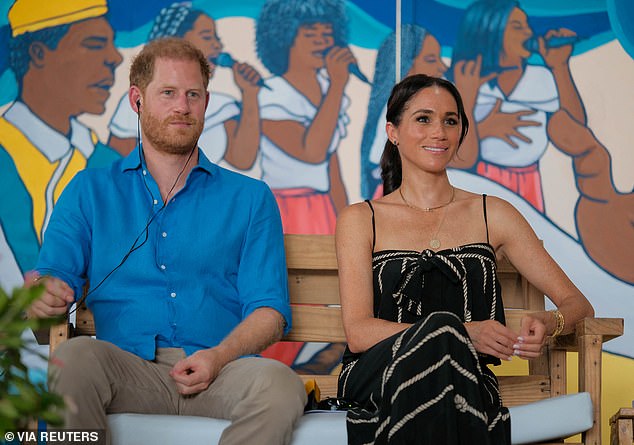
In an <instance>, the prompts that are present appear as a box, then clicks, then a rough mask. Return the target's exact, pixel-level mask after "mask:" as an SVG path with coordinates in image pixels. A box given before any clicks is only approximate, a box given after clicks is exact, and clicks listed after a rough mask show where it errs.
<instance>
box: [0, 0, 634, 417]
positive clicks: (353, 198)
mask: <svg viewBox="0 0 634 445" xmlns="http://www.w3.org/2000/svg"><path fill="white" fill-rule="evenodd" d="M395 3H396V2H385V1H380V0H372V1H369V0H367V1H362V0H313V1H302V0H243V1H240V2H217V1H212V0H194V1H192V2H176V3H173V2H172V1H169V0H154V1H150V0H132V1H130V0H126V1H124V0H108V1H106V0H73V1H68V0H66V1H63V0H49V1H47V2H46V6H45V7H44V5H42V4H41V3H40V2H39V1H37V0H16V1H15V2H14V0H5V1H3V2H2V3H1V4H0V114H1V117H0V193H1V196H2V197H1V198H0V285H2V286H3V287H4V288H7V289H10V288H12V287H14V286H17V285H20V284H21V282H22V275H23V274H24V273H25V272H26V271H28V270H30V269H31V268H32V267H33V266H34V264H35V259H36V257H37V253H38V250H39V245H40V243H41V239H42V234H43V233H44V231H45V229H46V224H47V221H48V219H49V217H50V212H51V210H52V208H53V207H54V204H55V202H56V200H57V198H58V197H59V195H60V193H61V192H62V190H63V188H64V186H65V185H66V184H67V183H68V181H69V180H70V178H72V176H73V175H74V174H75V173H76V172H77V171H79V170H81V169H83V168H91V167H94V166H100V165H106V164H107V163H109V162H111V161H112V160H113V159H115V158H117V157H119V156H125V155H126V154H127V153H129V152H130V151H131V149H132V148H133V147H134V145H135V144H137V142H138V140H139V136H138V133H139V131H138V123H137V115H136V113H135V112H134V111H133V108H132V106H131V104H130V101H129V99H128V96H127V87H128V79H127V76H128V67H129V64H130V61H131V59H132V57H133V56H134V55H135V54H136V53H137V52H138V50H139V49H140V48H141V46H142V45H143V44H144V43H145V42H147V41H149V40H153V39H156V38H161V37H165V36H179V37H183V38H185V39H188V40H190V41H191V42H192V43H194V44H195V45H196V46H198V47H199V48H200V49H201V50H202V51H203V53H204V54H205V55H206V56H207V57H208V59H209V62H210V67H211V69H212V81H211V84H210V91H211V95H210V103H209V107H208V109H207V112H206V115H205V129H204V132H203V135H202V136H201V140H200V146H201V148H202V149H203V150H204V152H205V154H206V155H207V156H208V157H209V158H210V159H211V160H212V161H214V162H218V163H219V164H220V165H222V166H224V167H227V168H230V169H232V170H236V171H240V172H243V173H244V174H247V175H249V176H253V177H256V178H260V179H262V180H264V181H265V182H266V183H267V184H268V185H269V186H270V187H271V189H272V190H273V192H274V194H275V197H276V200H277V202H278V205H279V208H280V212H281V215H282V220H283V226H284V230H285V232H286V233H315V234H318V233H334V227H335V223H336V216H337V213H338V211H339V210H340V209H341V208H343V207H344V206H346V205H347V204H350V203H353V202H357V201H359V200H362V199H366V198H372V197H373V196H379V195H380V194H381V193H382V187H381V180H380V167H379V164H380V159H381V154H382V152H383V147H384V144H385V140H386V135H385V130H384V129H385V109H386V102H387V97H388V96H389V93H390V90H391V87H392V85H393V84H394V82H395V81H396V80H398V79H400V78H402V77H404V76H406V75H408V74H413V73H425V74H430V75H436V76H444V77H446V78H448V79H450V80H452V81H453V82H455V83H456V85H457V86H458V88H459V89H460V91H461V93H462V95H463V98H464V102H465V106H466V109H467V112H468V117H469V119H470V121H471V122H472V126H471V130H470V133H469V135H468V137H467V138H466V139H465V142H464V144H463V146H462V147H461V149H460V152H459V156H458V157H457V158H456V160H455V161H454V163H453V166H452V167H453V168H452V170H451V172H450V178H451V180H452V182H453V183H454V184H455V185H456V186H458V187H463V188H467V189H470V190H473V191H475V192H481V193H488V194H492V195H497V196H500V197H502V198H504V199H507V200H508V201H510V202H512V203H513V204H514V205H515V206H516V207H517V208H518V209H519V210H520V211H521V212H522V213H523V214H524V216H526V217H527V219H528V220H529V222H530V223H531V224H532V225H533V227H534V229H535V230H536V232H537V233H538V235H539V236H540V238H541V239H543V240H544V245H545V246H546V248H547V250H548V251H549V252H550V253H551V255H553V257H554V258H555V259H556V261H557V262H558V263H559V264H560V265H561V266H562V267H563V269H564V270H565V271H566V273H567V274H568V275H569V276H570V277H571V278H572V280H573V281H574V282H575V284H576V285H577V286H578V287H579V288H580V289H581V291H582V292H583V293H584V294H585V295H586V296H587V297H588V299H589V300H590V301H591V302H592V304H593V305H594V307H595V309H596V313H597V315H598V316H605V317H624V318H625V332H626V333H625V335H624V336H623V337H621V338H619V339H616V340H613V341H611V342H609V343H607V344H606V345H605V347H604V350H605V351H606V356H609V359H607V360H606V366H607V364H608V363H610V366H611V368H610V369H606V371H605V375H606V379H610V378H613V379H614V380H615V381H617V380H620V381H619V382H618V384H617V383H614V384H613V385H615V386H610V387H609V388H606V389H604V394H605V395H606V397H612V396H611V392H610V391H613V393H614V394H615V395H614V399H613V400H614V401H613V403H614V406H613V408H614V409H613V408H612V407H611V408H609V409H610V410H612V411H615V410H616V407H618V406H628V405H629V404H630V403H631V401H632V399H634V379H632V378H631V375H632V374H634V266H632V265H633V264H634V194H633V190H634V150H633V149H632V139H633V136H634V128H633V127H632V125H631V122H632V121H633V120H634V106H633V105H632V104H634V4H632V2H631V1H629V0H577V1H575V2H570V1H567V0H551V1H545V0H525V1H523V2H519V3H518V2H516V1H513V0H477V1H471V0H405V1H403V2H402V10H401V11H400V17H401V24H400V26H397V25H396V17H397V14H396V11H395V8H396V6H395ZM36 4H37V7H35V6H36ZM131 8H133V9H134V14H131V13H130V10H131ZM342 352H343V345H341V344H329V345H323V344H305V345H297V344H295V345H285V344H282V345H276V346H274V347H272V348H271V349H269V350H268V351H267V352H266V355H268V356H272V357H276V358H278V359H280V360H282V361H284V362H286V363H288V364H290V365H292V366H294V367H295V368H297V369H298V370H301V369H302V368H311V370H314V369H321V370H322V371H323V372H325V373H329V372H337V371H336V364H337V363H338V361H339V359H340V356H341V353H342ZM33 366H34V367H37V366H43V365H42V364H41V363H39V364H38V363H35V364H34V365H33ZM627 370H629V371H627ZM623 372H632V374H630V377H629V378H626V379H622V378H621V376H622V375H625V374H621V373H623ZM604 385H605V383H604ZM610 388H612V389H610ZM617 394H618V396H617ZM628 400H629V402H628ZM624 403H625V405H624ZM608 404H609V403H608Z"/></svg>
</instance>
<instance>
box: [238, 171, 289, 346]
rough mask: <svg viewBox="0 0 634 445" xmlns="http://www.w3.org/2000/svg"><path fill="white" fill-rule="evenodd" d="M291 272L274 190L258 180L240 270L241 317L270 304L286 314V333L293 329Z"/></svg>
mask: <svg viewBox="0 0 634 445" xmlns="http://www.w3.org/2000/svg"><path fill="white" fill-rule="evenodd" d="M287 277H288V275H287V272H286V255H285V252H284V236H283V233H282V221H281V218H280V213H279V210H278V207H277V203H276V202H275V198H274V197H273V193H272V192H271V190H270V189H269V188H268V186H266V184H264V183H259V188H258V193H257V194H254V197H253V201H252V204H251V210H250V213H249V223H248V227H247V231H246V234H245V237H244V244H243V247H242V252H241V257H240V266H239V270H238V293H239V298H240V300H241V302H242V316H243V319H244V318H246V317H247V316H248V315H249V314H250V313H252V312H253V311H254V310H256V309H258V308H260V307H270V308H272V309H275V310H276V311H278V312H279V313H280V314H282V316H283V317H284V320H285V321H286V323H285V328H284V334H286V333H288V331H289V330H290V328H291V309H290V303H289V296H288V278H287Z"/></svg>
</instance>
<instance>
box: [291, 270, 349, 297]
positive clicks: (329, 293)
mask: <svg viewBox="0 0 634 445" xmlns="http://www.w3.org/2000/svg"><path fill="white" fill-rule="evenodd" d="M288 292H289V294H290V297H291V303H296V304H339V278H338V277H337V273H336V271H331V270H319V271H317V272H315V271H309V270H305V269H304V270H300V269H292V270H290V271H289V273H288Z"/></svg>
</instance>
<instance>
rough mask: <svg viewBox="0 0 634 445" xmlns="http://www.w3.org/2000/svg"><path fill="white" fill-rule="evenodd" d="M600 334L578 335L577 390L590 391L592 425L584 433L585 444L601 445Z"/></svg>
mask: <svg viewBox="0 0 634 445" xmlns="http://www.w3.org/2000/svg"><path fill="white" fill-rule="evenodd" d="M601 347H602V342H601V336H600V335H582V336H580V337H579V391H580V392H583V391H587V392H589V393H590V398H591V399H592V405H593V406H594V408H595V409H594V412H593V427H592V428H591V429H590V430H589V431H587V432H586V433H584V435H583V436H584V442H585V444H586V445H601Z"/></svg>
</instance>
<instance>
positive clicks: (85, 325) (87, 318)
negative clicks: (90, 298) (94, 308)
mask: <svg viewBox="0 0 634 445" xmlns="http://www.w3.org/2000/svg"><path fill="white" fill-rule="evenodd" d="M75 314H76V315H75V317H76V318H75V335H95V320H94V319H93V317H92V313H91V312H90V311H89V310H88V308H87V307H86V306H82V307H80V308H79V309H78V310H77V311H76V312H75Z"/></svg>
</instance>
